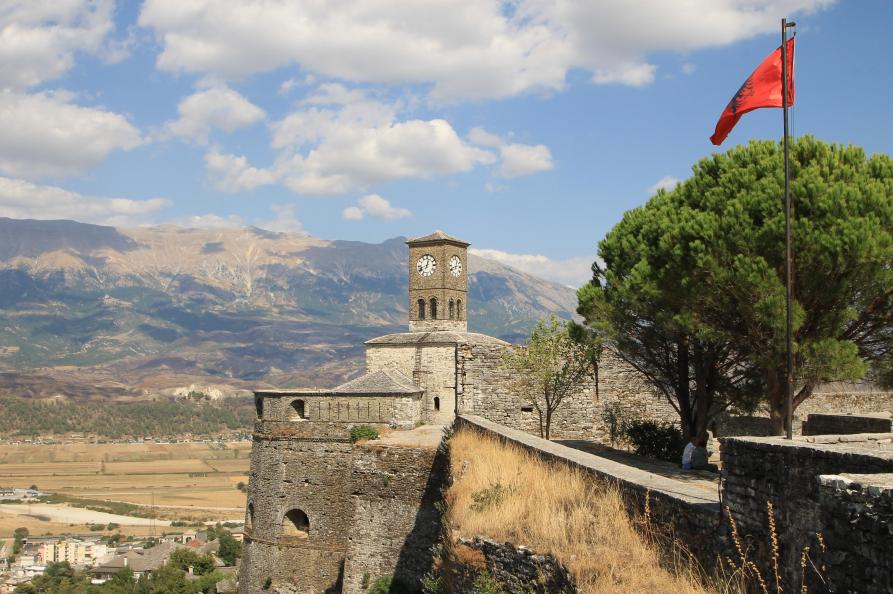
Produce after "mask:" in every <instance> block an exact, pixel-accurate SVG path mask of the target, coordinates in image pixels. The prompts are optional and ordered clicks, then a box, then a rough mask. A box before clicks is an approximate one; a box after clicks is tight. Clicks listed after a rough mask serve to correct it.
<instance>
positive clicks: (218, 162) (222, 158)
mask: <svg viewBox="0 0 893 594" xmlns="http://www.w3.org/2000/svg"><path fill="white" fill-rule="evenodd" d="M205 168H206V169H207V173H208V179H209V180H210V181H211V183H212V185H213V186H214V187H215V188H217V189H218V190H221V191H223V192H229V193H236V192H243V191H246V190H253V189H255V188H258V187H260V186H265V185H269V184H272V183H274V182H275V181H276V176H275V175H274V174H273V172H272V171H269V170H268V169H258V168H257V167H252V166H251V165H249V164H248V159H246V158H245V157H244V156H237V155H227V154H221V153H219V152H217V151H216V150H212V151H209V152H208V153H206V154H205Z"/></svg>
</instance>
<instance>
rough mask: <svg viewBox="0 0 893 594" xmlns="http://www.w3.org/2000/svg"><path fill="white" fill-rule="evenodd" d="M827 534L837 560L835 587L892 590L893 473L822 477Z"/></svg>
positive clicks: (830, 586) (832, 578) (832, 586)
mask: <svg viewBox="0 0 893 594" xmlns="http://www.w3.org/2000/svg"><path fill="white" fill-rule="evenodd" d="M819 483H820V484H819V501H820V506H821V512H822V517H823V518H824V519H825V521H826V524H825V530H824V540H825V544H826V546H827V547H828V549H829V550H832V551H834V552H835V556H836V557H837V559H835V560H834V561H833V562H834V563H835V565H838V566H845V567H849V568H851V570H850V571H837V572H834V573H833V574H831V575H828V576H827V579H828V581H829V583H828V589H829V590H830V591H832V592H891V591H893V534H891V532H890V530H891V528H890V527H891V526H893V474H881V475H851V474H846V475H843V476H822V477H819Z"/></svg>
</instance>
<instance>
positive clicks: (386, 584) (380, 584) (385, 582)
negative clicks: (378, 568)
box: [367, 575, 391, 594]
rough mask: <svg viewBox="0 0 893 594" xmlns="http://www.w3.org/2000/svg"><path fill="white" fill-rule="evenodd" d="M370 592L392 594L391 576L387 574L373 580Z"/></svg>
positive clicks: (372, 593)
mask: <svg viewBox="0 0 893 594" xmlns="http://www.w3.org/2000/svg"><path fill="white" fill-rule="evenodd" d="M367 592H369V594H390V592H391V576H389V575H386V576H384V577H380V578H378V579H377V580H375V581H374V582H372V586H371V587H370V588H369V590H367Z"/></svg>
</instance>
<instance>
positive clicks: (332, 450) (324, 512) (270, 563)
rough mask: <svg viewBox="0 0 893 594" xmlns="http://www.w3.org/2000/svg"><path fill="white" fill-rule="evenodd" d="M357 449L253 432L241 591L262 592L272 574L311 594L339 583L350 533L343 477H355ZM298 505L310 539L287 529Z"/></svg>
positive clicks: (254, 593) (338, 444) (249, 593)
mask: <svg viewBox="0 0 893 594" xmlns="http://www.w3.org/2000/svg"><path fill="white" fill-rule="evenodd" d="M352 449H353V448H352V446H351V444H350V443H334V442H330V441H309V440H302V439H300V438H293V437H289V438H287V439H275V438H274V436H272V435H270V434H264V435H262V434H259V433H256V434H255V438H254V443H253V445H252V450H251V469H250V472H249V482H248V507H247V512H246V543H245V546H244V547H243V556H242V568H241V571H240V575H239V591H240V592H241V593H242V594H260V593H262V592H264V591H265V589H264V585H265V583H266V580H267V578H270V579H271V580H272V581H273V582H274V583H292V582H294V581H295V578H298V579H299V580H300V583H301V585H302V590H300V591H299V592H301V593H308V594H309V593H311V592H314V593H319V592H325V591H327V590H328V589H330V588H337V587H338V585H339V584H340V581H341V579H342V574H343V570H344V558H345V556H346V554H347V537H348V535H349V534H350V530H351V525H350V518H351V515H352V513H351V511H352V510H351V501H350V498H349V496H348V492H347V490H346V488H345V487H346V485H345V477H348V476H350V471H351V463H352V457H351V453H352ZM292 509H300V510H301V511H303V512H304V513H305V514H306V515H307V518H308V519H309V523H310V530H309V536H306V537H295V536H287V535H286V534H284V532H285V531H284V530H283V522H288V521H289V520H288V519H287V518H285V515H286V514H287V513H288V512H289V511H290V510H292ZM334 591H338V590H334Z"/></svg>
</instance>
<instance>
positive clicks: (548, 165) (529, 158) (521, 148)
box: [499, 144, 553, 177]
mask: <svg viewBox="0 0 893 594" xmlns="http://www.w3.org/2000/svg"><path fill="white" fill-rule="evenodd" d="M499 154H500V155H501V156H502V165H501V166H500V167H499V173H500V175H502V176H503V177H519V176H521V175H531V174H533V173H540V172H542V171H549V170H550V169H552V167H553V165H552V153H551V152H549V149H548V147H546V146H545V145H543V144H537V145H535V146H532V145H529V144H507V145H504V146H501V147H499Z"/></svg>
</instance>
